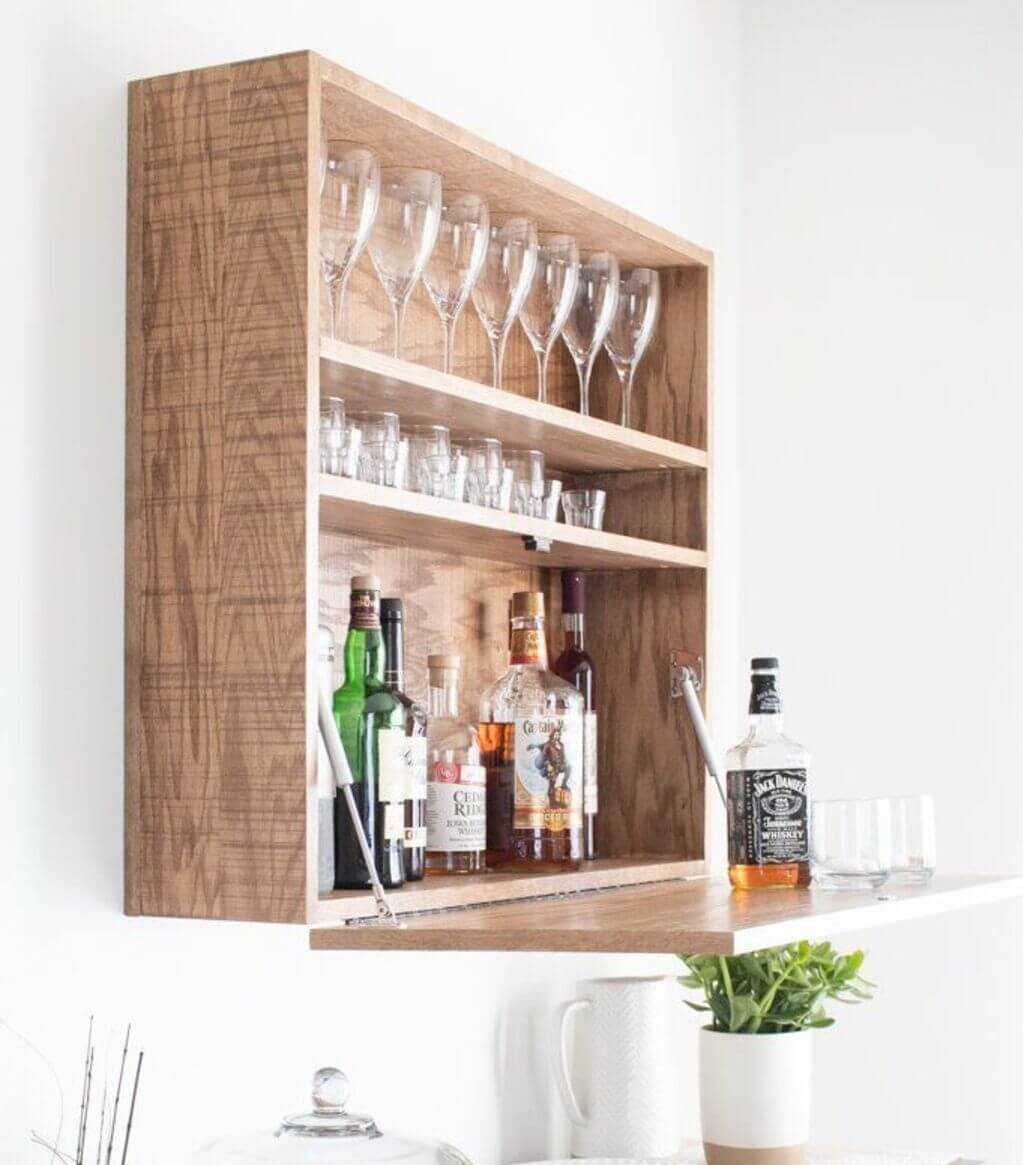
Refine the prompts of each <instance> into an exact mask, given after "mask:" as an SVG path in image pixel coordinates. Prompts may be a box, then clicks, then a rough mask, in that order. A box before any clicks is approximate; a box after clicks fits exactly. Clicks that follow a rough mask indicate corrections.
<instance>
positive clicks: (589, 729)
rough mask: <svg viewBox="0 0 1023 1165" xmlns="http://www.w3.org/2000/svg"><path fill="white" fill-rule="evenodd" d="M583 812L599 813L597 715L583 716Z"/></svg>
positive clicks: (587, 714) (591, 713)
mask: <svg viewBox="0 0 1023 1165" xmlns="http://www.w3.org/2000/svg"><path fill="white" fill-rule="evenodd" d="M583 812H584V813H596V812H597V713H596V712H586V713H584V715H583Z"/></svg>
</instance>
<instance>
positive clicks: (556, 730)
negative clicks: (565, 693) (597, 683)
mask: <svg viewBox="0 0 1023 1165" xmlns="http://www.w3.org/2000/svg"><path fill="white" fill-rule="evenodd" d="M514 823H515V828H516V829H547V830H550V831H552V832H554V833H563V832H564V831H565V830H569V829H581V828H582V823H583V717H582V715H581V714H580V713H578V712H575V713H569V714H568V715H565V716H548V715H545V714H543V713H539V714H537V715H535V716H522V717H518V718H516V720H515V814H514Z"/></svg>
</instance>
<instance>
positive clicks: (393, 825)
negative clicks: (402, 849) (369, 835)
mask: <svg viewBox="0 0 1023 1165" xmlns="http://www.w3.org/2000/svg"><path fill="white" fill-rule="evenodd" d="M384 840H385V841H404V840H405V806H404V805H403V804H402V803H401V802H400V801H393V802H388V803H387V804H386V805H385V806H384Z"/></svg>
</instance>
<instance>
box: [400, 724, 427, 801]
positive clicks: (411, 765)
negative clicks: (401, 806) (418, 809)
mask: <svg viewBox="0 0 1023 1165" xmlns="http://www.w3.org/2000/svg"><path fill="white" fill-rule="evenodd" d="M404 760H405V767H406V769H407V770H408V774H407V777H408V798H409V800H410V801H425V800H426V737H425V736H406V737H405V752H404Z"/></svg>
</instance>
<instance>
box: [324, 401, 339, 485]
mask: <svg viewBox="0 0 1023 1165" xmlns="http://www.w3.org/2000/svg"><path fill="white" fill-rule="evenodd" d="M344 450H345V402H344V401H343V400H342V399H341V397H339V396H325V397H324V398H323V399H322V400H321V401H320V473H332V474H334V476H335V477H340V476H341V473H342V469H343V463H344Z"/></svg>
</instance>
